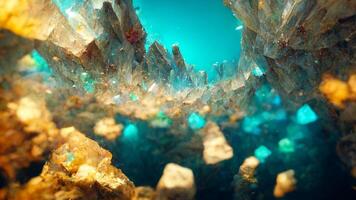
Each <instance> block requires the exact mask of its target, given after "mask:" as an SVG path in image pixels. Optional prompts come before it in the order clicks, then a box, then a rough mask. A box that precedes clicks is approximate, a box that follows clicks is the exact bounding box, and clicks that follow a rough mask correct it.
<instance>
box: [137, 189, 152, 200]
mask: <svg viewBox="0 0 356 200" xmlns="http://www.w3.org/2000/svg"><path fill="white" fill-rule="evenodd" d="M155 199H156V192H155V190H154V189H152V188H151V187H136V188H135V196H134V197H133V198H132V200H155Z"/></svg>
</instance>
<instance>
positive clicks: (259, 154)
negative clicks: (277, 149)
mask: <svg viewBox="0 0 356 200" xmlns="http://www.w3.org/2000/svg"><path fill="white" fill-rule="evenodd" d="M271 154H272V152H271V150H269V149H268V148H267V147H266V146H264V145H261V146H259V147H258V148H257V149H255V157H256V158H257V159H258V160H259V161H260V162H261V163H264V162H265V161H266V159H267V158H268V157H269V156H270V155H271Z"/></svg>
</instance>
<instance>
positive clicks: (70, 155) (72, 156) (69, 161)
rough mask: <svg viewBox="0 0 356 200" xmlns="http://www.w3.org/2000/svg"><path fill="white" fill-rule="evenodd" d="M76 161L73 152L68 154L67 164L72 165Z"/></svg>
mask: <svg viewBox="0 0 356 200" xmlns="http://www.w3.org/2000/svg"><path fill="white" fill-rule="evenodd" d="M74 159H75V157H74V154H73V153H72V152H67V154H66V162H67V163H71V162H73V160H74Z"/></svg>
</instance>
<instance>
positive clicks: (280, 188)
mask: <svg viewBox="0 0 356 200" xmlns="http://www.w3.org/2000/svg"><path fill="white" fill-rule="evenodd" d="M296 183H297V180H296V179H295V178H294V170H288V171H285V172H281V173H279V174H278V176H277V179H276V185H275V187H274V191H273V195H274V196H275V197H277V198H281V197H284V196H285V195H286V194H287V193H289V192H292V191H294V190H295V185H296Z"/></svg>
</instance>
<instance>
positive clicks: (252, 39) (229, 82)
mask: <svg viewBox="0 0 356 200" xmlns="http://www.w3.org/2000/svg"><path fill="white" fill-rule="evenodd" d="M224 2H225V3H226V5H228V6H229V7H230V8H231V9H232V10H233V11H234V13H235V14H236V15H237V16H238V17H239V18H240V19H241V20H242V21H243V23H244V27H245V28H244V32H243V41H242V46H243V52H242V57H241V59H240V63H239V67H238V69H237V72H236V73H232V74H230V75H229V72H228V71H227V70H226V69H225V68H224V66H223V65H215V66H214V70H215V72H216V75H217V77H218V80H217V81H216V82H209V77H208V75H207V73H206V72H203V71H199V72H196V71H194V70H193V68H192V66H190V65H189V64H187V63H186V62H185V60H184V58H183V56H182V54H181V53H180V50H179V47H178V46H173V47H172V50H170V49H169V50H167V49H165V48H164V47H163V46H162V45H161V44H159V43H158V42H154V43H153V44H152V45H151V46H150V48H149V49H148V52H145V48H144V45H145V37H146V33H145V31H144V28H143V27H142V26H141V24H140V21H139V19H138V17H137V15H136V13H135V9H134V7H133V5H132V1H131V0H121V1H116V0H115V1H114V0H83V1H73V2H72V4H71V5H70V6H69V7H67V6H65V7H63V4H62V3H64V1H63V2H62V1H59V0H56V1H50V0H28V1H22V0H13V1H3V2H0V132H1V133H0V144H1V145H0V170H1V171H0V175H1V177H0V178H2V176H3V174H5V176H6V181H7V182H8V184H7V185H6V186H5V188H1V190H0V199H1V197H4V198H5V197H12V198H15V199H16V198H17V199H26V198H27V197H28V198H29V197H31V198H33V199H43V198H47V197H48V198H50V199H51V198H54V199H55V198H63V199H88V198H93V199H131V198H132V199H156V198H160V199H167V198H168V199H169V198H176V197H177V196H179V197H181V198H182V199H193V198H194V196H195V193H196V192H198V193H199V192H201V190H204V191H207V190H213V189H214V191H215V190H222V191H223V190H226V188H228V189H227V190H230V189H231V190H232V189H234V190H235V197H236V199H241V198H244V199H249V198H250V199H251V198H253V195H250V194H252V191H254V190H255V189H256V188H258V187H260V188H259V189H260V190H261V188H263V187H265V186H266V182H268V181H269V185H271V184H272V182H273V181H274V180H273V181H272V182H271V181H270V180H263V179H262V182H261V183H259V182H258V181H257V178H256V174H255V171H256V168H257V166H258V165H259V164H261V170H264V169H266V168H269V167H270V165H269V164H270V163H273V162H277V161H278V160H277V159H281V157H283V159H285V160H287V161H285V160H283V161H284V162H288V163H293V162H292V161H290V158H292V157H293V156H296V157H297V158H296V159H295V160H297V161H298V159H300V160H303V159H305V158H308V159H310V158H314V157H315V156H318V155H314V154H316V153H315V152H318V151H314V150H315V147H314V146H315V145H314V143H311V144H309V143H307V144H304V143H305V141H306V140H303V139H304V138H306V137H308V136H307V134H308V133H309V132H310V131H309V130H308V128H311V126H307V124H311V123H312V122H315V121H320V123H322V127H321V130H322V131H323V132H324V131H325V132H327V133H331V132H333V133H334V132H337V133H339V132H340V133H342V134H343V137H342V138H341V140H340V141H339V143H338V146H337V147H338V149H337V150H338V154H339V157H340V158H341V159H342V161H343V162H344V163H345V164H346V165H347V167H349V168H350V169H351V170H352V173H353V175H354V174H356V173H355V169H356V167H355V156H354V146H355V143H356V142H355V139H354V135H355V134H354V133H355V130H356V129H355V116H356V115H355V108H356V106H355V103H354V102H355V86H354V85H355V75H354V74H355V70H356V69H355V66H356V64H355V63H356V61H355V34H354V33H355V27H356V25H355V21H356V20H355V16H356V15H355V10H356V5H355V3H354V2H353V1H347V0H341V1H336V0H327V1H317V0H298V1H293V0H288V1H273V0H272V1H267V0H251V1H242V0H225V1H224ZM33 48H34V49H36V51H35V52H39V55H41V56H43V57H44V59H45V61H47V62H48V64H49V66H50V67H51V68H52V69H54V72H53V76H52V75H51V78H53V77H54V78H55V79H56V81H57V82H56V84H55V85H56V87H53V85H51V84H53V83H48V82H46V81H45V80H43V79H45V78H43V77H35V76H33V77H31V75H30V74H31V70H28V69H22V67H21V66H20V65H21V64H19V63H17V61H18V60H19V59H20V58H21V57H23V56H24V55H26V54H28V53H29V52H30V51H32V50H33ZM170 51H172V52H170ZM27 57H28V56H27ZM47 67H48V66H47ZM9 72H10V73H9ZM14 74H15V75H14ZM323 74H325V75H323ZM12 79H13V80H17V81H18V82H22V81H23V82H24V83H22V84H19V85H20V86H18V87H16V86H15V85H16V84H14V83H13V82H12V81H9V80H12ZM27 79H30V80H32V81H30V82H27V81H26V80H27ZM45 82H46V83H45ZM267 84H271V85H272V87H273V88H274V89H273V90H272V89H271V90H266V91H262V92H261V89H259V87H260V86H261V85H263V86H265V85H267ZM263 86H262V89H264V87H263ZM31 87H32V88H33V90H32V89H30V88H31ZM9 88H11V89H9ZM26 90H28V92H24V91H26ZM254 93H256V94H255V96H258V97H259V98H260V99H259V101H260V102H259V103H260V104H261V105H260V107H259V106H256V107H254V101H255V99H253V98H252V97H253V96H254ZM274 93H278V94H279V95H281V97H280V96H278V95H277V96H276V97H273V95H274ZM15 94H16V95H15ZM29 94H36V95H38V94H40V95H39V96H40V97H38V96H36V95H29ZM13 95H14V96H13ZM44 96H46V97H44ZM277 97H278V98H277ZM269 98H271V99H272V98H273V102H270V99H269ZM281 98H282V99H283V109H284V108H285V109H286V111H285V110H283V109H281V108H280V107H278V106H280V104H282V103H281ZM327 100H329V101H330V104H329V103H328V102H327ZM45 101H46V102H45ZM46 104H47V106H48V110H47V108H46ZM277 105H278V106H277ZM281 107H282V106H281ZM298 108H299V109H298ZM297 109H298V111H297V112H296V114H295V116H291V117H289V116H288V118H287V116H286V112H288V113H289V114H290V113H292V112H294V111H295V110H297ZM261 110H262V111H263V112H262V111H261ZM259 111H261V113H259V114H256V116H250V117H246V118H244V119H243V120H242V122H241V123H240V122H239V120H240V119H241V118H243V117H244V115H245V114H253V113H255V112H257V113H258V112H259ZM49 112H52V113H51V115H50V114H49ZM192 114H195V115H193V116H198V120H194V119H193V120H189V119H190V116H192ZM205 121H207V123H205ZM271 121H272V122H274V121H282V123H281V124H283V123H284V124H283V126H284V125H286V128H285V127H274V126H273V125H271V124H272V123H271ZM8 122H11V123H8ZM192 123H193V125H191V124H192ZM276 124H277V123H276ZM240 125H241V130H240V129H239V126H240ZM278 125H279V124H278ZM68 126H75V127H76V128H77V129H79V130H80V131H81V132H84V133H86V135H87V136H88V137H90V138H94V139H95V140H97V141H98V142H99V143H100V144H101V145H105V147H107V148H108V149H110V151H112V152H113V154H114V158H115V159H114V161H115V162H114V164H115V165H116V166H120V168H121V167H123V168H125V169H126V170H127V171H128V176H129V175H132V174H134V175H137V173H140V174H143V175H141V176H147V174H144V172H141V171H140V172H137V171H139V170H137V169H136V168H135V167H136V166H139V165H140V168H138V169H141V168H148V167H151V166H150V164H152V163H153V164H152V166H161V167H162V168H163V166H162V165H164V164H166V163H168V162H175V163H179V164H180V165H182V166H186V167H181V166H180V165H175V164H168V165H166V168H165V169H164V171H163V176H162V177H161V179H160V181H159V183H158V185H157V188H156V191H155V190H153V189H152V188H150V187H138V188H134V185H133V184H132V183H131V182H130V181H129V180H128V178H127V177H126V176H125V175H124V174H123V173H122V172H121V171H120V170H118V169H116V168H115V167H113V166H112V164H111V159H112V158H111V153H109V152H108V151H106V150H103V149H102V148H101V147H100V146H99V145H98V144H97V143H95V142H94V141H92V140H90V139H88V138H86V137H85V136H84V135H82V134H81V133H79V132H77V131H76V130H75V129H73V128H69V129H61V130H62V131H61V132H60V131H59V128H63V127H68ZM57 127H58V129H57ZM276 128H278V129H281V130H285V131H286V132H288V137H290V138H286V137H285V135H282V134H279V133H277V134H275V135H274V136H271V135H272V134H267V133H270V132H273V131H271V130H273V129H276ZM284 128H285V129H284ZM222 131H224V133H223V132H222ZM225 131H226V132H225ZM243 131H245V132H243ZM240 132H241V133H242V132H243V133H244V134H245V133H246V135H241V133H240ZM281 132H283V131H281ZM59 133H62V134H59ZM230 133H232V134H230ZM247 134H249V135H247ZM236 135H237V136H236ZM236 137H238V139H239V140H241V139H242V138H243V139H246V138H247V139H246V141H249V140H251V141H252V140H253V141H259V142H261V143H264V142H267V141H269V140H270V138H271V137H276V138H277V137H278V139H276V141H274V143H273V145H274V147H275V148H270V146H269V145H267V146H268V147H269V148H270V149H271V151H273V154H270V152H269V149H267V148H262V150H261V149H259V150H260V151H263V152H262V155H261V152H260V153H258V152H257V153H255V154H256V157H257V158H255V157H248V156H250V155H252V154H253V151H254V150H255V149H256V148H257V147H258V146H256V147H254V146H253V145H251V146H249V145H245V144H242V143H241V142H240V141H238V142H236V143H237V144H238V145H241V146H238V145H237V144H235V141H237V140H236ZM258 137H259V138H264V139H265V140H264V139H256V138H258ZM315 137H316V138H317V136H315ZM250 138H253V139H250ZM299 141H302V142H300V143H298V142H299ZM318 141H319V140H318ZM63 143H64V145H62V144H63ZM326 143H327V142H325V141H323V142H322V143H321V144H319V143H318V144H317V145H320V146H321V147H320V148H322V146H323V145H325V144H326ZM302 145H310V146H307V147H308V148H311V149H312V150H311V152H313V154H312V153H310V154H308V155H302V156H301V155H296V154H295V152H297V151H299V150H300V152H302V153H303V152H305V151H303V150H302V149H301V147H300V146H302ZM58 146H60V147H59V148H58ZM236 146H237V147H236ZM325 146H327V147H328V148H329V147H330V145H325ZM118 147H120V148H118ZM127 147H129V148H128V149H129V150H127V149H125V148H127ZM263 147H265V146H263ZM303 147H304V146H303ZM331 147H334V146H331ZM53 149H56V150H54V151H53ZM233 149H234V150H235V149H237V153H235V155H234V153H233ZM246 149H247V150H246ZM331 149H333V148H331ZM121 150H126V153H127V152H129V153H127V154H129V155H126V156H127V157H130V158H126V157H123V158H124V159H123V160H125V161H126V162H128V163H130V162H132V163H134V164H136V166H134V164H132V165H131V163H130V164H128V165H127V166H126V165H125V164H127V163H123V164H122V163H120V162H121V160H118V161H116V158H122V154H121ZM51 151H53V154H52V157H51V158H50V160H49V161H48V162H47V163H46V165H45V167H44V169H43V171H42V174H41V175H40V176H39V177H35V178H33V179H31V181H29V182H28V183H19V180H17V179H18V178H17V175H18V173H19V172H21V171H22V170H24V169H27V168H31V164H33V163H35V162H44V161H45V160H47V158H48V155H49V154H50V152H51ZM274 151H278V152H274ZM142 152H144V153H143V154H142V155H141V154H140V153H142ZM302 153H301V154H302ZM236 154H250V155H244V156H246V157H248V158H247V159H246V160H245V162H243V163H242V165H241V166H240V170H239V173H238V174H237V175H236V176H235V181H234V185H233V187H234V188H230V186H226V184H225V183H224V184H223V185H224V186H225V188H219V187H218V186H219V184H221V183H220V182H219V181H226V180H228V181H229V180H230V179H232V176H233V175H231V172H230V171H231V169H230V167H231V166H232V165H233V168H234V167H235V168H237V167H238V165H239V164H237V162H239V160H238V159H240V158H239V157H238V156H239V155H236ZM269 156H270V157H269ZM298 156H300V157H301V158H299V157H298ZM303 156H305V157H303ZM322 156H324V154H323V155H322ZM322 156H321V157H322ZM236 157H238V158H236ZM266 157H269V158H268V159H266ZM135 159H136V160H135ZM265 159H266V162H264V161H265ZM133 160H134V161H133ZM276 160H277V161H276ZM222 161H224V162H222ZM279 161H280V160H279ZM324 161H325V160H324ZM327 161H329V160H327ZM260 162H261V163H260ZM137 163H139V164H137ZM266 163H268V167H265V166H266ZM147 164H148V166H146V165H147ZM294 164H295V163H294ZM141 165H142V166H143V167H141ZM263 165H264V166H263ZM271 165H272V167H270V168H269V169H270V170H271V171H268V174H271V173H275V174H274V175H277V174H276V171H275V169H274V166H273V164H271ZM132 166H134V168H135V169H131V168H133V167H132ZM315 166H317V165H316V164H315V165H314V164H313V165H310V166H309V165H308V167H306V169H302V170H300V171H302V172H301V174H300V175H299V174H297V175H298V176H300V177H303V178H302V179H303V180H302V181H301V182H302V183H304V182H306V180H309V179H308V178H309V177H308V176H309V174H308V173H310V174H313V175H314V174H319V173H315V171H313V170H315ZM189 168H191V170H190V169H189ZM226 169H227V170H226ZM134 170H136V172H135V173H136V174H135V173H132V171H134ZM160 170H161V169H160ZM229 170H230V171H229ZM192 171H194V173H195V172H198V173H196V174H194V175H195V176H196V177H194V175H193V172H192ZM264 172H266V171H264ZM278 172H280V171H278ZM278 172H277V173H278ZM125 173H126V171H125ZM298 173H299V172H298ZM220 175H221V176H220ZM257 175H258V176H260V174H257ZM293 175H294V174H293V173H292V172H288V173H287V174H284V175H283V174H282V175H281V176H279V177H282V178H277V186H278V183H279V187H276V188H277V189H278V192H277V195H276V196H278V197H280V196H283V195H284V194H285V193H287V192H291V191H292V190H294V189H295V180H294V178H293ZM151 176H152V177H153V178H152V177H151ZM354 176H355V175H354ZM129 177H130V178H131V176H129ZM209 177H213V178H212V181H211V180H209ZM285 177H287V178H288V179H289V180H290V182H289V183H287V184H286V185H287V186H288V187H287V186H284V185H283V180H282V181H280V179H285ZM355 177H356V176H355ZM26 178H30V177H26ZM135 178H137V177H135ZM145 178H146V179H147V177H145ZM150 178H152V179H155V178H156V179H157V180H158V178H159V177H154V175H151V174H150ZM273 178H274V176H273ZM312 178H314V176H312ZM146 179H144V180H146ZM205 179H206V180H205ZM310 179H311V178H310ZM207 180H208V181H207ZM0 181H1V180H0ZM25 181H27V180H25ZM141 181H142V179H141ZM230 181H231V180H230ZM298 181H299V177H298ZM310 182H311V183H310V185H313V184H314V185H315V183H314V182H313V181H310ZM21 184H23V185H21ZM153 184H155V183H151V186H152V185H153ZM195 184H197V186H196V185H195ZM263 184H265V185H263ZM172 185H173V186H172ZM281 185H282V186H281ZM170 186H172V187H170ZM267 186H268V185H267ZM196 187H197V188H196ZM216 187H217V188H216ZM303 187H304V188H303ZM202 188H203V189H202ZM212 188H213V189H212ZM266 188H267V189H268V192H269V193H271V195H272V191H273V188H268V187H266ZM301 188H302V189H299V188H298V189H297V190H301V191H303V192H306V191H310V190H308V189H309V188H308V189H305V188H307V186H304V184H303V185H301ZM303 189H304V190H303ZM282 190H283V191H282ZM259 192H261V191H259ZM6 195H7V196H6ZM47 195H48V196H47ZM200 195H201V194H199V195H197V196H198V197H199V198H202V197H201V196H200ZM258 195H260V193H259V194H258ZM263 197H265V196H263V195H262V197H261V198H263Z"/></svg>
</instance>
